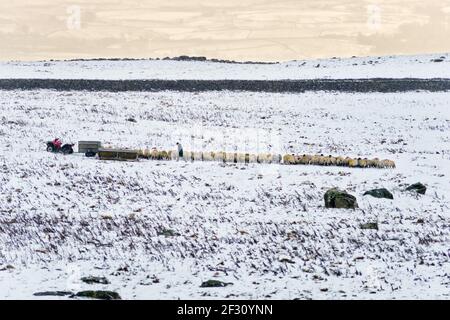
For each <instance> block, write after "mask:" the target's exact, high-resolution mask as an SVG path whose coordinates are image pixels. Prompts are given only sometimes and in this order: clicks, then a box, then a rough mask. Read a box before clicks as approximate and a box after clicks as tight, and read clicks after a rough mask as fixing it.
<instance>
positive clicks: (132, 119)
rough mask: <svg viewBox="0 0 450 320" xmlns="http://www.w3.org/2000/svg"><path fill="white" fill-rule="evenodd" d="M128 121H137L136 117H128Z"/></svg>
mask: <svg viewBox="0 0 450 320" xmlns="http://www.w3.org/2000/svg"><path fill="white" fill-rule="evenodd" d="M127 121H129V122H137V121H136V119H135V118H128V119H127Z"/></svg>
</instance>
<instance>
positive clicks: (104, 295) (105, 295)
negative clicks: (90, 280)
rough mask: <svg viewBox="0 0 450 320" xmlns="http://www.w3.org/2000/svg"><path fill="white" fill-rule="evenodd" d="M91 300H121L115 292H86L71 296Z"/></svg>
mask: <svg viewBox="0 0 450 320" xmlns="http://www.w3.org/2000/svg"><path fill="white" fill-rule="evenodd" d="M76 297H78V298H91V299H99V300H121V299H122V298H121V297H120V295H119V294H118V293H117V292H114V291H103V290H87V291H80V292H77V293H76V294H74V295H72V296H71V298H76Z"/></svg>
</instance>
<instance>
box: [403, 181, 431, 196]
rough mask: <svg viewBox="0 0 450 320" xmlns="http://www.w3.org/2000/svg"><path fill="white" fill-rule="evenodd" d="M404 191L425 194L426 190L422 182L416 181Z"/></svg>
mask: <svg viewBox="0 0 450 320" xmlns="http://www.w3.org/2000/svg"><path fill="white" fill-rule="evenodd" d="M406 191H415V192H417V193H420V194H425V192H426V191H427V187H425V186H424V185H423V184H422V183H420V182H417V183H414V184H412V185H410V186H408V187H407V188H406Z"/></svg>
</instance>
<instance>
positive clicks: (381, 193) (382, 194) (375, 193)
mask: <svg viewBox="0 0 450 320" xmlns="http://www.w3.org/2000/svg"><path fill="white" fill-rule="evenodd" d="M366 195H369V196H372V197H375V198H386V199H394V196H393V195H392V193H391V192H389V190H388V189H385V188H380V189H373V190H369V191H366V192H364V194H363V196H366Z"/></svg>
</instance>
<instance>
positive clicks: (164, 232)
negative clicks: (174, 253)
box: [157, 229, 179, 237]
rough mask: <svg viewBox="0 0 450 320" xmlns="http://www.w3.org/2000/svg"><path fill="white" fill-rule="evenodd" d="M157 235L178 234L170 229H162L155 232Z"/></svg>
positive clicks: (168, 235) (171, 235)
mask: <svg viewBox="0 0 450 320" xmlns="http://www.w3.org/2000/svg"><path fill="white" fill-rule="evenodd" d="M157 235H158V236H165V237H175V236H178V235H179V234H178V233H176V232H175V231H173V230H171V229H162V230H160V231H158V232H157Z"/></svg>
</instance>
